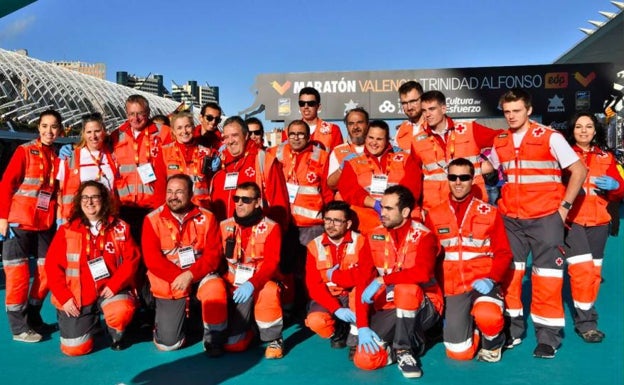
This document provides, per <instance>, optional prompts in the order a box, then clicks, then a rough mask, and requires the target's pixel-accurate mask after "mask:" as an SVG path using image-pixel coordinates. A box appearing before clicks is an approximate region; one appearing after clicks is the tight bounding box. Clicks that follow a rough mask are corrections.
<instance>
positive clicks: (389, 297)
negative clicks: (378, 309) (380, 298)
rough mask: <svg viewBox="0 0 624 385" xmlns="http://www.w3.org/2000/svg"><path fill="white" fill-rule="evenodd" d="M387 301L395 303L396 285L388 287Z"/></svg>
mask: <svg viewBox="0 0 624 385" xmlns="http://www.w3.org/2000/svg"><path fill="white" fill-rule="evenodd" d="M386 301H387V302H392V301H394V285H390V286H386Z"/></svg>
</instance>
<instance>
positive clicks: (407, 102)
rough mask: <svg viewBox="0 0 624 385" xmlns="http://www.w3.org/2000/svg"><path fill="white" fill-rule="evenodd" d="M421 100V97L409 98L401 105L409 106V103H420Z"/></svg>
mask: <svg viewBox="0 0 624 385" xmlns="http://www.w3.org/2000/svg"><path fill="white" fill-rule="evenodd" d="M419 101H420V98H416V99H411V100H407V101H404V102H401V107H405V106H407V105H409V104H414V103H418V102H419Z"/></svg>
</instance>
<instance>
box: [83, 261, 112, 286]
mask: <svg viewBox="0 0 624 385" xmlns="http://www.w3.org/2000/svg"><path fill="white" fill-rule="evenodd" d="M88 263H89V270H91V276H92V277H93V280H94V281H96V282H97V281H99V280H100V279H104V278H108V277H110V273H109V272H108V268H106V262H104V258H103V257H99V258H95V259H92V260H90V261H88Z"/></svg>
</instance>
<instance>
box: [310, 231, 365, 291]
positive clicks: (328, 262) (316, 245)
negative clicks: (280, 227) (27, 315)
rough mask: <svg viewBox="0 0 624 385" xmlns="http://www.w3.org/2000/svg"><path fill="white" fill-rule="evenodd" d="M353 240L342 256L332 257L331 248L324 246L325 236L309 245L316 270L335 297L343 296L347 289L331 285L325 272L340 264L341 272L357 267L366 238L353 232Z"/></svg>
mask: <svg viewBox="0 0 624 385" xmlns="http://www.w3.org/2000/svg"><path fill="white" fill-rule="evenodd" d="M351 240H352V242H351V243H349V244H348V245H346V246H345V247H344V254H343V255H342V256H336V255H332V253H331V251H330V249H329V247H326V246H324V245H323V235H320V236H318V237H316V238H314V239H313V240H312V241H311V242H310V243H308V251H309V252H310V254H311V255H312V256H313V257H314V259H315V260H316V268H317V269H318V270H319V271H320V272H321V278H322V279H323V282H325V284H327V288H328V289H329V292H330V293H331V294H332V295H333V296H339V295H341V294H342V293H344V292H345V289H344V288H342V287H340V286H337V285H335V284H331V282H329V280H328V279H327V274H325V273H324V272H325V271H326V270H328V269H330V268H331V267H333V266H334V265H336V264H340V267H339V268H338V269H340V270H348V269H350V268H352V267H354V266H356V265H357V263H358V256H359V254H360V251H361V250H362V248H363V247H364V244H365V243H366V238H365V237H364V236H362V235H361V234H359V233H357V232H355V231H352V232H351ZM329 284H331V285H329Z"/></svg>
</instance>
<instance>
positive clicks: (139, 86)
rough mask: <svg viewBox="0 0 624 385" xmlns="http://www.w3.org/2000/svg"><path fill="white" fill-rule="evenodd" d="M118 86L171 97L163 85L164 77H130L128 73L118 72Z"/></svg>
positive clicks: (150, 75)
mask: <svg viewBox="0 0 624 385" xmlns="http://www.w3.org/2000/svg"><path fill="white" fill-rule="evenodd" d="M117 84H121V85H123V86H126V87H130V88H134V89H136V90H139V91H143V92H148V93H150V94H153V95H158V96H162V97H170V94H169V91H168V90H167V89H166V88H165V86H164V85H163V76H162V75H156V74H148V75H147V76H146V77H143V78H142V77H138V76H136V75H130V74H128V72H126V71H117Z"/></svg>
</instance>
